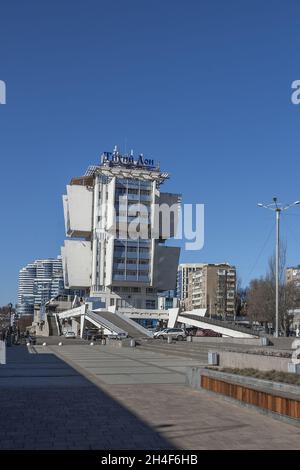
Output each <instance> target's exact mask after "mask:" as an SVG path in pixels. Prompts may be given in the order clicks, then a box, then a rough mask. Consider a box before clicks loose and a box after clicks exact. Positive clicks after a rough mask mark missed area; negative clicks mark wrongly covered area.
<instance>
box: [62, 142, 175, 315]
mask: <svg viewBox="0 0 300 470" xmlns="http://www.w3.org/2000/svg"><path fill="white" fill-rule="evenodd" d="M168 177H169V175H168V174H167V173H163V172H161V171H160V167H159V165H158V164H156V163H155V162H154V161H153V160H151V159H146V158H144V156H143V155H139V156H138V158H137V159H136V158H134V156H133V154H132V153H131V154H130V155H124V156H122V155H120V154H119V152H118V151H117V148H115V149H114V151H113V152H105V153H104V154H103V155H102V157H101V163H100V164H99V165H94V166H90V167H89V168H88V170H87V171H86V173H85V175H83V176H80V177H75V178H72V180H71V181H70V184H69V185H68V186H67V194H66V195H64V196H63V205H64V218H65V228H66V235H67V237H68V240H65V242H64V246H63V247H62V250H61V253H62V258H63V270H64V280H65V286H66V287H69V288H72V289H73V288H85V289H87V290H88V291H89V295H90V297H97V298H100V299H101V301H102V302H103V306H104V307H106V308H108V307H115V308H117V309H119V308H123V309H124V308H129V309H132V308H137V309H157V299H158V293H159V292H161V291H166V290H170V289H174V288H175V285H176V273H177V266H178V259H179V252H180V249H179V248H178V247H171V246H166V243H165V242H166V241H167V239H169V238H172V237H173V236H174V234H175V230H176V224H177V217H178V208H179V203H180V195H178V194H171V193H166V192H162V191H161V186H162V184H163V183H164V182H165V181H166V180H167V179H168ZM161 207H165V208H166V207H167V208H168V209H171V210H170V211H169V214H170V218H169V220H167V223H166V217H163V218H162V217H161V216H160V208H161Z"/></svg>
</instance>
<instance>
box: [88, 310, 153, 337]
mask: <svg viewBox="0 0 300 470" xmlns="http://www.w3.org/2000/svg"><path fill="white" fill-rule="evenodd" d="M93 315H94V317H93V318H96V317H95V316H96V315H97V316H98V318H99V322H101V318H103V319H104V320H106V321H107V322H109V323H111V324H112V325H115V326H116V327H117V328H118V329H119V330H122V331H125V332H126V333H128V336H129V337H130V338H141V337H143V336H147V334H146V333H147V332H146V331H145V333H143V331H142V329H141V328H140V327H139V325H137V327H135V326H134V325H133V324H132V323H133V322H128V321H126V319H125V318H124V317H123V318H121V317H120V316H119V315H117V314H115V313H111V312H108V311H99V312H93ZM87 319H88V315H87Z"/></svg>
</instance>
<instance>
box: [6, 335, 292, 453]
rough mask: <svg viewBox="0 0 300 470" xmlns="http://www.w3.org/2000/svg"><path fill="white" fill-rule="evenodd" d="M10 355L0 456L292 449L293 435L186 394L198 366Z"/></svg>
mask: <svg viewBox="0 0 300 470" xmlns="http://www.w3.org/2000/svg"><path fill="white" fill-rule="evenodd" d="M35 349H36V351H37V352H38V354H29V353H28V352H27V350H26V348H25V347H21V346H18V347H12V348H8V360H9V362H8V365H6V366H0V405H1V410H5V412H2V413H1V414H0V420H1V426H0V449H171V448H175V447H177V448H178V449H199V450H201V449H300V428H299V427H296V426H293V425H290V424H286V423H283V422H279V421H276V420H274V419H272V418H270V417H267V416H263V415H261V414H259V413H257V412H256V411H254V410H249V409H245V408H242V407H240V406H238V405H235V404H232V403H229V402H226V401H224V400H223V399H222V398H219V397H217V396H216V397H214V396H212V395H210V394H208V393H206V392H202V391H201V392H199V391H195V390H192V389H189V388H188V387H186V386H185V385H184V381H185V368H186V366H187V365H192V364H193V365H194V364H195V365H199V364H200V362H201V361H198V362H197V361H195V360H194V359H193V360H192V359H189V358H184V357H182V358H178V357H175V356H174V357H172V356H166V355H163V354H161V353H158V352H155V351H148V350H147V351H143V350H139V349H130V348H112V347H108V346H99V345H97V346H89V345H83V344H78V345H73V344H72V345H71V344H67V345H63V346H62V347H59V346H49V347H42V346H37V347H36V348H35Z"/></svg>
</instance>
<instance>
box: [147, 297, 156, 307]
mask: <svg viewBox="0 0 300 470" xmlns="http://www.w3.org/2000/svg"><path fill="white" fill-rule="evenodd" d="M146 308H149V309H150V308H151V309H154V308H155V300H150V299H146Z"/></svg>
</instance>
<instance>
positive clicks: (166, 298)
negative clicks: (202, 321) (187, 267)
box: [158, 290, 179, 310]
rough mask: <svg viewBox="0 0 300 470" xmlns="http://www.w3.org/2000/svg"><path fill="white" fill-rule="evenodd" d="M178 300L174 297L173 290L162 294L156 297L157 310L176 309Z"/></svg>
mask: <svg viewBox="0 0 300 470" xmlns="http://www.w3.org/2000/svg"><path fill="white" fill-rule="evenodd" d="M178 304H179V299H178V297H176V295H175V290H169V291H166V292H162V293H161V294H159V296H158V308H159V309H160V310H168V309H169V308H176V307H178Z"/></svg>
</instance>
